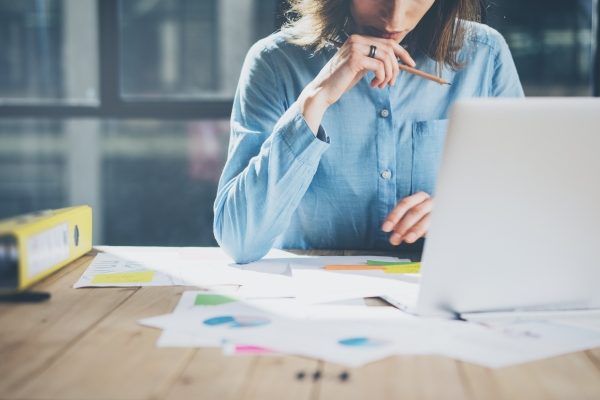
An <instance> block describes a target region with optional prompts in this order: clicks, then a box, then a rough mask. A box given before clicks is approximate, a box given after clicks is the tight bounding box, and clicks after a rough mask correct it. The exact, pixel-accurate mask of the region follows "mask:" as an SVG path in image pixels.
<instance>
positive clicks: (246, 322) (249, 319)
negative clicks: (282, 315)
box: [203, 315, 271, 329]
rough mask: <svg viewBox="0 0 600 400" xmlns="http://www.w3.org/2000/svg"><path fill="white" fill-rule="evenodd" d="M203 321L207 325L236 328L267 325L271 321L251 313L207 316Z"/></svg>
mask: <svg viewBox="0 0 600 400" xmlns="http://www.w3.org/2000/svg"><path fill="white" fill-rule="evenodd" d="M203 323H204V325H207V326H219V327H227V328H232V329H238V328H252V327H257V326H263V325H268V324H270V323H271V320H270V319H268V318H265V317H256V316H251V315H235V316H234V315H221V316H218V317H213V318H208V319H206V320H204V321H203Z"/></svg>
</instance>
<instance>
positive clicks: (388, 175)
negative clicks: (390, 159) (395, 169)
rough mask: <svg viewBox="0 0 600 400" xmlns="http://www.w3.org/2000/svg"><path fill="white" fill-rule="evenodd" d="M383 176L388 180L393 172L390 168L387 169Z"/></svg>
mask: <svg viewBox="0 0 600 400" xmlns="http://www.w3.org/2000/svg"><path fill="white" fill-rule="evenodd" d="M381 177H382V178H383V179H385V180H386V181H387V180H388V179H390V178H391V177H392V172H391V171H390V170H389V169H386V170H385V171H383V172H382V173H381Z"/></svg>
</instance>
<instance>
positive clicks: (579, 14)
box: [488, 0, 594, 96]
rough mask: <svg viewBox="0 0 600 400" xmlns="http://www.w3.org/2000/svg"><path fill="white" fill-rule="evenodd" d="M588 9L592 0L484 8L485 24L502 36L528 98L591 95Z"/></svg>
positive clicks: (541, 0) (532, 0)
mask: <svg viewBox="0 0 600 400" xmlns="http://www.w3.org/2000/svg"><path fill="white" fill-rule="evenodd" d="M489 3H492V2H489ZM593 9H594V7H593V0H575V1H547V0H529V1H526V2H523V1H519V0H504V1H498V2H493V5H491V6H490V7H489V9H488V23H489V25H491V26H493V27H494V28H496V29H498V30H499V31H500V32H501V33H502V34H503V35H504V36H505V38H506V40H507V42H508V44H509V46H510V48H511V50H512V53H513V56H514V58H515V63H516V64H517V69H518V70H519V74H520V76H521V80H522V82H523V86H524V89H525V93H526V94H527V95H529V96H590V95H591V94H592V64H593V61H592V43H593V39H592V20H593V18H592V15H593Z"/></svg>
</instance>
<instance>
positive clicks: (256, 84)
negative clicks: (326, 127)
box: [213, 42, 329, 263]
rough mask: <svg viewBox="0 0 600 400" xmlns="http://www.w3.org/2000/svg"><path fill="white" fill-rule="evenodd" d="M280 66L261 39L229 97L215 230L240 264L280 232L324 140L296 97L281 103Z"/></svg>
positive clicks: (311, 172) (267, 247)
mask: <svg viewBox="0 0 600 400" xmlns="http://www.w3.org/2000/svg"><path fill="white" fill-rule="evenodd" d="M278 68H282V66H278V65H274V64H273V63H272V62H270V60H269V54H268V49H265V47H264V46H263V45H262V44H261V42H258V43H257V44H256V45H254V46H253V47H252V49H251V50H250V51H249V53H248V55H247V57H246V61H245V62H244V66H243V67H242V73H241V76H240V81H239V84H238V89H237V91H236V95H235V99H234V105H233V110H232V115H231V133H230V142H229V152H228V158H227V162H226V164H225V167H224V170H223V173H222V175H221V179H220V181H219V186H218V189H217V196H216V200H215V204H214V225H213V230H214V235H215V238H216V239H217V242H218V243H219V245H220V246H221V247H222V248H223V249H224V250H225V251H226V252H227V253H228V254H229V255H231V256H232V257H233V258H234V259H235V261H236V262H238V263H247V262H251V261H255V260H257V259H260V258H261V257H263V256H264V255H265V254H266V253H267V252H268V251H269V250H270V249H271V247H272V246H273V243H274V242H275V240H276V239H277V237H278V236H279V235H281V234H282V233H283V232H285V230H286V228H287V226H288V224H289V222H290V219H291V217H292V215H293V213H294V211H295V210H296V208H297V207H298V205H299V203H300V201H301V199H302V197H303V195H304V194H305V192H306V190H307V189H308V187H309V185H310V183H311V181H312V179H313V177H314V175H315V173H316V170H317V167H318V165H319V161H320V158H321V156H322V154H323V153H324V152H325V151H326V150H327V148H328V146H329V144H328V143H327V142H326V141H323V140H320V139H319V138H317V137H315V135H314V134H313V133H312V132H311V130H310V128H309V127H308V125H307V123H306V121H305V120H304V117H303V116H302V114H301V113H300V112H299V109H298V106H297V105H296V103H292V104H291V105H290V106H289V107H288V106H287V105H286V99H285V95H284V92H283V89H282V87H281V85H280V83H279V82H278V76H280V74H278V73H277V72H278V71H277V69H278ZM319 129H320V130H321V131H322V128H319ZM323 135H324V132H321V135H320V136H323ZM325 137H326V135H325Z"/></svg>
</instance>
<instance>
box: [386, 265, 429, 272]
mask: <svg viewBox="0 0 600 400" xmlns="http://www.w3.org/2000/svg"><path fill="white" fill-rule="evenodd" d="M384 271H385V272H386V273H388V274H418V273H420V272H421V263H412V264H402V265H394V266H388V267H385V270H384Z"/></svg>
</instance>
